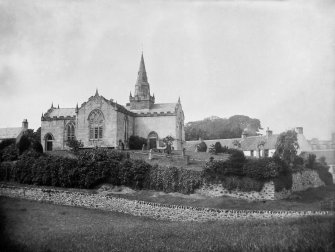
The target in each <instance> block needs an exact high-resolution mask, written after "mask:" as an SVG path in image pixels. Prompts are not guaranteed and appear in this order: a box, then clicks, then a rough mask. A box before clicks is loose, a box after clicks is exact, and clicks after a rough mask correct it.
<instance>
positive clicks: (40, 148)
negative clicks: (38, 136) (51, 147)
mask: <svg viewBox="0 0 335 252" xmlns="http://www.w3.org/2000/svg"><path fill="white" fill-rule="evenodd" d="M32 149H33V150H34V151H36V152H37V153H41V154H42V153H43V146H42V144H41V143H40V142H37V141H34V142H33V145H32Z"/></svg>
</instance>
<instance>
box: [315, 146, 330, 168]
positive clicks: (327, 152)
mask: <svg viewBox="0 0 335 252" xmlns="http://www.w3.org/2000/svg"><path fill="white" fill-rule="evenodd" d="M311 152H312V153H314V154H315V155H316V157H317V158H320V157H325V158H326V162H327V164H329V165H335V149H328V150H312V151H311Z"/></svg>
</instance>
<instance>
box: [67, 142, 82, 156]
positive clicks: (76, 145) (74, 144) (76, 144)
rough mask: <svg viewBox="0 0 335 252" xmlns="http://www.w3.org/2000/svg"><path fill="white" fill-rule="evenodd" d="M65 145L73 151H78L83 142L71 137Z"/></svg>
mask: <svg viewBox="0 0 335 252" xmlns="http://www.w3.org/2000/svg"><path fill="white" fill-rule="evenodd" d="M66 145H67V146H68V147H69V148H70V150H71V151H72V152H73V153H78V151H79V149H80V148H82V147H84V144H83V143H82V142H81V141H78V140H77V139H71V140H68V141H67V142H66Z"/></svg>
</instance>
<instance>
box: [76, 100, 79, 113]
mask: <svg viewBox="0 0 335 252" xmlns="http://www.w3.org/2000/svg"><path fill="white" fill-rule="evenodd" d="M78 110H79V108H78V102H77V105H76V113H78Z"/></svg>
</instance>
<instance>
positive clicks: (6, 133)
mask: <svg viewBox="0 0 335 252" xmlns="http://www.w3.org/2000/svg"><path fill="white" fill-rule="evenodd" d="M21 131H22V128H21V127H12V128H0V139H7V138H16V137H17V136H18V135H19V134H20V132H21Z"/></svg>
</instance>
